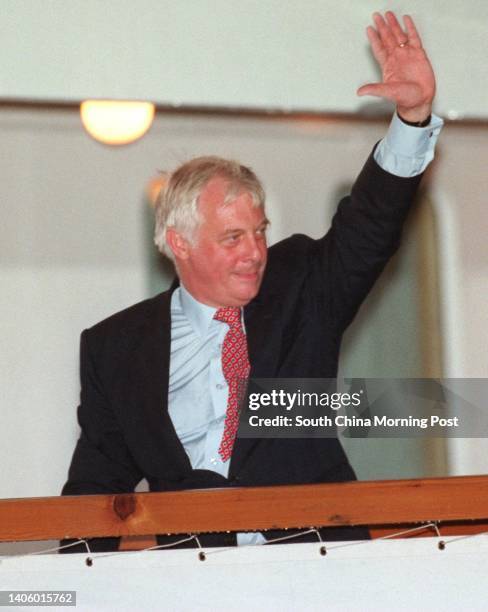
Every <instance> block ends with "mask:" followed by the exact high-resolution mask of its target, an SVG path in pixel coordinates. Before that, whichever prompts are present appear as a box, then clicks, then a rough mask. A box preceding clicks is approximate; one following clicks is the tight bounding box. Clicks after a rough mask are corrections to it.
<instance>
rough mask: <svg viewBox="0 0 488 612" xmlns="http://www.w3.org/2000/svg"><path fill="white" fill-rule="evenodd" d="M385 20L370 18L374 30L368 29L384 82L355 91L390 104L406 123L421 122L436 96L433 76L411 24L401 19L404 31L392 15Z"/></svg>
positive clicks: (420, 42)
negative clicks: (373, 24) (387, 101)
mask: <svg viewBox="0 0 488 612" xmlns="http://www.w3.org/2000/svg"><path fill="white" fill-rule="evenodd" d="M385 17H386V19H384V18H383V17H382V16H381V15H380V14H379V13H375V14H374V16H373V19H374V23H375V26H376V29H375V28H373V27H372V26H369V27H368V28H367V35H368V39H369V41H370V44H371V49H372V51H373V55H374V57H375V59H376V61H377V62H378V64H379V65H380V68H381V71H382V74H383V81H382V82H381V83H369V84H367V85H363V86H362V87H360V88H359V89H358V95H360V96H363V95H371V96H378V97H381V98H387V99H388V100H392V101H393V102H395V103H396V105H397V110H398V113H399V114H400V116H401V117H402V118H403V119H406V120H407V121H422V120H424V119H425V118H426V117H428V116H429V115H430V112H431V109H432V100H433V98H434V95H435V76H434V71H433V70H432V66H431V64H430V61H429V58H428V57H427V54H426V53H425V51H424V49H423V47H422V41H421V40H420V37H419V35H418V32H417V29H416V28H415V24H414V23H413V20H412V18H411V17H409V16H405V17H404V18H403V20H404V24H405V31H404V30H403V29H402V28H401V26H400V24H399V23H398V20H397V18H396V17H395V15H394V14H393V13H392V12H390V11H388V12H387V13H386V14H385Z"/></svg>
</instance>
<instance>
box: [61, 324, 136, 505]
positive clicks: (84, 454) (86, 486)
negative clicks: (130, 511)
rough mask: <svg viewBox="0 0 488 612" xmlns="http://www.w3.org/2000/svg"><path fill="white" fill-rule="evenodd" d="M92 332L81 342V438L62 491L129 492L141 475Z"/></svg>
mask: <svg viewBox="0 0 488 612" xmlns="http://www.w3.org/2000/svg"><path fill="white" fill-rule="evenodd" d="M89 334H90V332H89V331H87V330H85V331H84V332H83V333H82V335H81V343H80V379H81V397H80V400H81V401H80V406H79V407H78V422H79V424H80V427H81V434H80V438H79V440H78V442H77V444H76V448H75V451H74V454H73V458H72V460H71V465H70V468H69V474H68V481H67V482H66V484H65V485H64V487H63V490H62V495H83V494H96V493H128V492H131V491H133V490H134V488H135V486H136V485H137V483H138V482H139V481H140V480H141V479H142V473H141V471H140V470H139V468H138V467H137V465H136V463H135V461H134V459H133V457H132V456H131V454H130V452H129V449H128V447H127V444H126V442H125V440H124V436H123V434H122V430H121V428H120V427H119V423H118V422H117V418H116V415H115V413H114V411H113V410H112V407H111V405H110V401H109V400H108V399H107V397H106V396H105V394H104V389H103V383H102V381H101V380H100V379H99V377H98V375H97V368H96V365H95V362H94V359H93V358H92V355H91V351H90V335H89Z"/></svg>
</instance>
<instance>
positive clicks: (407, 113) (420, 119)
mask: <svg viewBox="0 0 488 612" xmlns="http://www.w3.org/2000/svg"><path fill="white" fill-rule="evenodd" d="M431 114H432V106H431V105H430V104H425V105H424V106H420V107H418V108H402V107H400V106H397V115H398V117H399V118H400V119H401V120H402V121H403V122H404V123H406V124H407V125H413V126H417V127H425V126H426V125H429V121H430V116H431Z"/></svg>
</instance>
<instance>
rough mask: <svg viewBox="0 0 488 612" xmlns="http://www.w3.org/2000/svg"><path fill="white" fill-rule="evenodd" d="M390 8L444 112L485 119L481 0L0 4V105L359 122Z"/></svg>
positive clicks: (487, 49) (21, 0)
mask: <svg viewBox="0 0 488 612" xmlns="http://www.w3.org/2000/svg"><path fill="white" fill-rule="evenodd" d="M386 9H393V10H396V11H397V12H398V13H399V14H402V13H406V12H409V13H411V14H412V15H413V16H414V18H415V19H416V22H417V25H418V28H419V30H420V32H421V34H422V35H423V38H424V42H425V46H426V48H427V50H428V51H429V53H430V55H431V57H432V60H433V63H434V66H435V68H436V71H437V75H438V84H439V87H438V97H437V110H438V112H439V113H441V114H442V115H448V114H452V115H453V116H454V115H460V116H472V117H486V114H487V108H488V88H487V87H486V83H487V82H488V67H487V62H486V58H487V57H488V35H487V24H488V3H486V2H485V0H465V1H464V2H459V0H442V1H436V2H432V1H431V2H425V0H408V1H404V2H398V1H395V2H391V1H388V0H361V2H359V1H358V0H343V1H342V2H337V1H336V0H300V1H297V0H295V1H294V2H283V1H282V0H264V1H263V0H191V1H190V0H186V1H181V2H174V1H171V0H139V1H138V2H133V1H132V0H104V1H103V2H102V1H101V0H70V1H69V2H66V1H65V0H2V3H1V9H0V10H1V20H0V56H1V57H2V75H1V77H0V98H2V97H3V98H6V97H7V98H8V97H9V98H27V99H47V100H49V99H51V100H52V99H55V100H80V99H84V98H89V97H113V98H128V99H132V98H141V99H148V100H152V101H155V102H159V103H168V104H191V105H224V106H253V107H278V108H283V109H290V108H301V109H304V108H307V109H316V110H328V111H337V110H338V111H356V110H357V109H359V108H360V107H363V106H364V105H365V104H366V105H367V104H368V103H367V102H366V101H365V99H364V98H362V99H359V98H356V96H355V90H356V89H357V87H358V86H359V85H361V84H363V83H364V82H368V81H371V80H376V79H377V72H376V69H375V64H374V61H373V60H372V59H371V56H370V54H369V52H368V48H367V40H366V36H365V32H364V30H365V26H366V25H367V24H368V23H369V21H370V16H371V13H372V12H373V11H375V10H380V11H381V10H386Z"/></svg>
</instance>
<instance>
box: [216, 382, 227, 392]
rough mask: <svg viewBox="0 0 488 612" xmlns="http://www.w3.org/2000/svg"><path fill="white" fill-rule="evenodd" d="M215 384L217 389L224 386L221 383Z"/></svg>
mask: <svg viewBox="0 0 488 612" xmlns="http://www.w3.org/2000/svg"><path fill="white" fill-rule="evenodd" d="M215 386H216V387H217V389H219V391H220V390H221V389H224V388H225V385H223V384H222V383H217V384H216V385H215Z"/></svg>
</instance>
